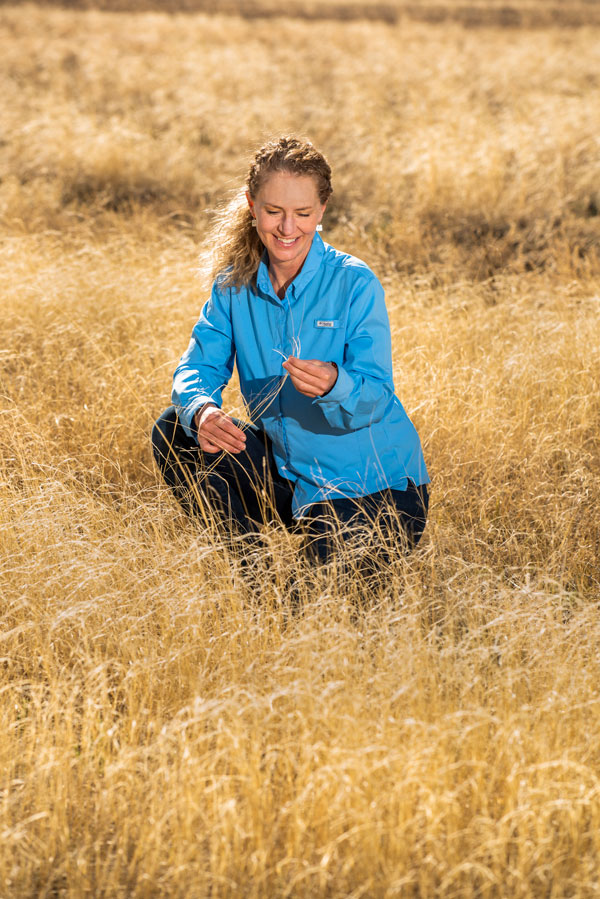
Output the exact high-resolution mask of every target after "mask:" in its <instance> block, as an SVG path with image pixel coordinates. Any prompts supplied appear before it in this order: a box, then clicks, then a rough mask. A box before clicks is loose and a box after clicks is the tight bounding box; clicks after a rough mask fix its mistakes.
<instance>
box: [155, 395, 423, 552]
mask: <svg viewBox="0 0 600 899" xmlns="http://www.w3.org/2000/svg"><path fill="white" fill-rule="evenodd" d="M233 420H234V422H235V424H237V425H238V426H242V425H241V423H240V422H238V421H236V420H235V419H233ZM242 427H243V428H244V431H245V433H246V448H245V449H244V450H242V452H241V453H237V454H233V453H225V452H218V453H208V452H205V451H203V450H201V449H200V447H199V446H198V444H197V443H196V441H195V440H192V439H191V438H190V437H188V436H187V434H186V433H185V431H184V430H183V427H182V425H181V424H180V422H179V419H178V417H177V412H176V410H175V407H174V406H171V407H169V408H168V409H167V410H166V411H165V412H163V414H162V415H161V416H160V418H159V419H158V421H157V422H156V424H155V425H154V428H153V429H152V448H153V451H154V458H155V460H156V463H157V465H158V467H159V469H160V471H161V473H162V476H163V477H164V479H165V481H166V482H167V484H168V485H169V487H170V488H171V489H172V490H173V493H174V494H175V496H176V497H177V499H178V500H179V501H180V503H181V504H182V506H183V507H184V509H185V510H186V512H188V514H190V515H192V516H198V517H200V518H201V517H202V515H203V514H206V511H207V508H208V509H210V510H211V511H212V512H216V513H217V515H218V516H219V519H220V520H221V521H222V522H223V523H225V524H226V523H228V524H229V526H230V527H231V529H232V530H233V532H235V533H238V534H239V533H241V534H250V533H255V532H256V529H257V527H258V526H260V525H261V524H265V523H267V522H268V521H278V522H281V523H282V524H284V525H285V526H286V527H288V528H300V529H301V530H302V532H303V533H304V534H305V536H306V549H307V552H308V553H309V555H311V556H312V557H314V558H316V559H318V560H319V561H327V560H328V559H330V558H331V556H332V554H333V553H334V552H335V549H336V547H339V546H340V545H341V544H342V543H343V544H346V545H348V544H349V543H350V542H351V541H353V540H354V541H356V542H357V545H360V546H362V547H363V548H364V549H367V547H368V549H369V550H370V551H371V552H373V551H374V553H375V555H379V557H382V556H383V557H385V558H389V556H390V553H392V554H393V553H403V552H406V551H407V550H410V549H412V548H413V547H415V546H416V544H417V543H418V542H419V540H420V538H421V534H422V533H423V529H424V527H425V521H426V518H427V507H428V503H429V495H428V491H427V486H426V485H425V484H423V485H421V486H419V487H417V486H415V485H414V484H413V483H412V481H409V482H408V488H407V490H392V489H388V490H384V491H381V492H379V493H370V494H368V495H367V496H359V497H353V498H351V499H330V500H328V501H327V502H322V503H321V502H319V503H315V504H314V505H312V506H311V507H310V508H309V509H308V511H307V513H306V516H305V517H303V518H302V519H300V520H299V521H295V520H294V518H293V516H292V497H293V491H294V484H293V482H292V481H289V480H287V479H286V478H283V477H282V476H281V475H280V474H279V472H278V471H277V466H276V464H275V460H274V458H273V451H272V447H271V441H270V439H269V437H268V436H267V435H266V434H265V433H264V432H263V431H261V430H260V429H259V428H256V427H254V426H252V425H250V426H248V425H245V424H244V425H243V426H242Z"/></svg>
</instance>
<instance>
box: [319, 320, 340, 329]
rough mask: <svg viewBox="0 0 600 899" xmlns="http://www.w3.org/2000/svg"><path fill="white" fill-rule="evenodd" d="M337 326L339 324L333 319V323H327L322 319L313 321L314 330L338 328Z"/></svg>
mask: <svg viewBox="0 0 600 899" xmlns="http://www.w3.org/2000/svg"><path fill="white" fill-rule="evenodd" d="M339 326H340V323H339V321H338V320H337V319H334V320H333V321H327V320H326V319H323V318H316V319H315V328H339Z"/></svg>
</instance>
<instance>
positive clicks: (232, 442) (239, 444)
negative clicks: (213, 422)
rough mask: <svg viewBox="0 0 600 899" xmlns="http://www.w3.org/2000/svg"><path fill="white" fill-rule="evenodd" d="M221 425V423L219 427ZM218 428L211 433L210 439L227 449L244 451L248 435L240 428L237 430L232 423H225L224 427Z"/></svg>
mask: <svg viewBox="0 0 600 899" xmlns="http://www.w3.org/2000/svg"><path fill="white" fill-rule="evenodd" d="M220 424H221V423H220V422H219V425H220ZM219 425H218V426H217V427H216V428H215V430H214V431H211V432H210V437H211V439H212V440H214V441H215V442H217V443H220V444H221V445H222V446H226V447H227V449H230V448H231V447H235V449H236V450H241V449H244V448H245V446H246V435H245V434H244V432H243V431H240V429H239V428H236V426H235V425H234V424H232V423H231V422H229V423H227V422H223V426H222V427H220V426H219Z"/></svg>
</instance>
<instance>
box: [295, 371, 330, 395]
mask: <svg viewBox="0 0 600 899" xmlns="http://www.w3.org/2000/svg"><path fill="white" fill-rule="evenodd" d="M290 378H291V379H292V383H293V384H294V386H296V384H299V385H302V387H305V388H311V389H313V390H318V391H320V390H325V385H326V384H327V381H328V379H326V378H324V377H323V376H322V375H321V376H319V377H313V376H312V375H308V374H306V373H305V372H302V374H293V375H292V374H291V373H290Z"/></svg>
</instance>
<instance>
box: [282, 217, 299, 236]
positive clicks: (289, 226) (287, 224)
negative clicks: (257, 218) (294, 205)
mask: <svg viewBox="0 0 600 899" xmlns="http://www.w3.org/2000/svg"><path fill="white" fill-rule="evenodd" d="M279 230H280V232H281V234H283V235H284V236H285V237H289V236H290V235H292V234H293V233H294V231H295V230H296V225H295V224H294V216H293V215H286V214H285V213H284V215H283V218H282V219H281V221H280V223H279Z"/></svg>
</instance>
